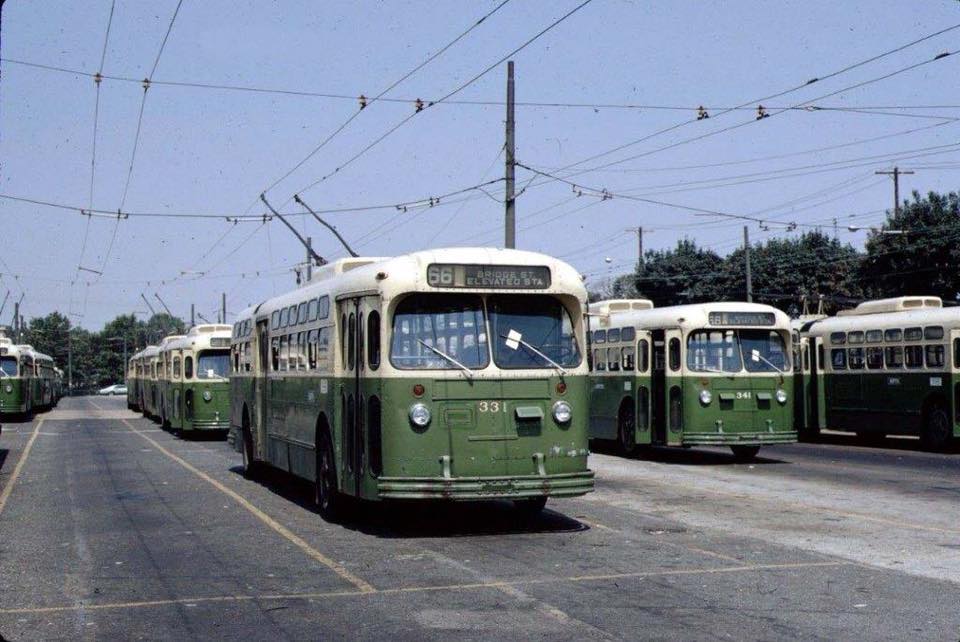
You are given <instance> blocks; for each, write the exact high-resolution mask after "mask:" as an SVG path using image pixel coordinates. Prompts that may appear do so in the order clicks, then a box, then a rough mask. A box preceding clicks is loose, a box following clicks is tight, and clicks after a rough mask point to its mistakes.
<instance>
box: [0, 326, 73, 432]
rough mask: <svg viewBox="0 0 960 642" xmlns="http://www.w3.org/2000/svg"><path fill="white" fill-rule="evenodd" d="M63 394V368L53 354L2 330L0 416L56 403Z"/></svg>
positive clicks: (36, 410) (27, 414)
mask: <svg viewBox="0 0 960 642" xmlns="http://www.w3.org/2000/svg"><path fill="white" fill-rule="evenodd" d="M62 396H63V372H62V371H61V370H60V369H59V368H57V367H56V366H55V364H54V361H53V358H52V357H49V356H47V355H45V354H43V353H41V352H37V351H36V350H34V349H33V346H30V345H23V344H21V345H17V344H15V343H14V342H13V340H12V339H11V338H9V337H7V336H4V335H3V334H0V416H3V415H26V416H29V415H30V414H32V413H34V412H38V411H44V410H49V409H50V408H52V407H54V406H55V405H56V404H57V402H58V401H60V398H61V397H62Z"/></svg>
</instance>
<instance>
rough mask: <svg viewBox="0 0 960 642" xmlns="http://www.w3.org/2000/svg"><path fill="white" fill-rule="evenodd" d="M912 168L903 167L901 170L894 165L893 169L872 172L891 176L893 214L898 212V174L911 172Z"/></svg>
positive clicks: (895, 214)
mask: <svg viewBox="0 0 960 642" xmlns="http://www.w3.org/2000/svg"><path fill="white" fill-rule="evenodd" d="M913 173H914V172H913V170H909V169H904V170H901V169H900V168H899V167H896V166H894V168H893V171H889V170H888V171H880V172H874V174H883V175H884V176H892V177H893V215H894V216H897V215H899V214H900V176H901V174H913Z"/></svg>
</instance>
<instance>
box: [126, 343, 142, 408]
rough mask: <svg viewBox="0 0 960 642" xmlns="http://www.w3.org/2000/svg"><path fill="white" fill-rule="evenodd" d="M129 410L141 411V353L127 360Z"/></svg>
mask: <svg viewBox="0 0 960 642" xmlns="http://www.w3.org/2000/svg"><path fill="white" fill-rule="evenodd" d="M126 384H127V408H128V409H129V410H140V352H137V353H134V355H133V356H132V357H130V358H129V359H128V360H127V376H126Z"/></svg>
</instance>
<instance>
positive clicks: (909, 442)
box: [804, 432, 960, 454]
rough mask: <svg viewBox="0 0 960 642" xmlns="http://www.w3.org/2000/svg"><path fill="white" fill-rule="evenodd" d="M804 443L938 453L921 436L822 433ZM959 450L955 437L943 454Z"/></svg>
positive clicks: (958, 442)
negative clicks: (922, 441)
mask: <svg viewBox="0 0 960 642" xmlns="http://www.w3.org/2000/svg"><path fill="white" fill-rule="evenodd" d="M804 443H808V444H814V445H821V446H855V447H858V448H876V449H878V450H900V451H912V452H918V453H930V454H937V452H938V451H932V450H929V449H927V448H924V447H923V445H922V444H921V443H920V439H919V438H900V437H894V438H891V437H885V436H880V435H871V436H869V437H863V438H861V437H857V436H856V435H855V434H853V433H833V432H831V433H820V435H819V436H817V437H815V438H813V439H808V440H805V441H804ZM958 452H960V441H958V440H956V439H955V440H954V442H953V444H952V446H951V447H950V448H948V449H946V450H944V451H942V452H941V454H943V453H947V454H951V453H958Z"/></svg>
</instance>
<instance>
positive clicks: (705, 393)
mask: <svg viewBox="0 0 960 642" xmlns="http://www.w3.org/2000/svg"><path fill="white" fill-rule="evenodd" d="M711 401H713V395H712V394H710V391H709V390H707V389H703V390H701V391H700V403H702V404H703V405H704V406H709V405H710V402H711Z"/></svg>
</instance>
